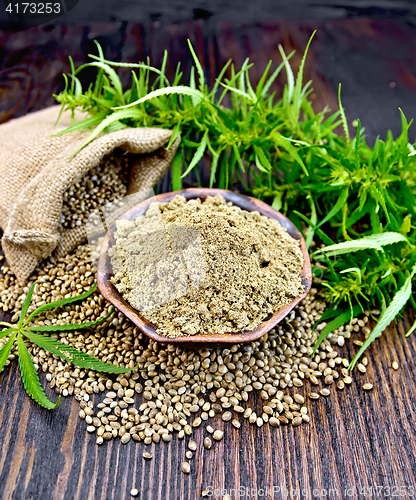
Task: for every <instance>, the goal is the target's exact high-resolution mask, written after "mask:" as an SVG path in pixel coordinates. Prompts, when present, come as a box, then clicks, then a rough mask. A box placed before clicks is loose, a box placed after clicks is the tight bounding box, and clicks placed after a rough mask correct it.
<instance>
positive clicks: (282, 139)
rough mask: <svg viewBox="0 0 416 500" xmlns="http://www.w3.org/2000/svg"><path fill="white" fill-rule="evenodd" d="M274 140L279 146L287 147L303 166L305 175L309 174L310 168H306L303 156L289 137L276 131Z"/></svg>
mask: <svg viewBox="0 0 416 500" xmlns="http://www.w3.org/2000/svg"><path fill="white" fill-rule="evenodd" d="M274 141H275V143H276V145H277V146H280V147H282V148H283V149H285V150H286V151H287V152H288V153H290V154H291V155H292V156H293V158H294V159H295V160H296V161H297V162H298V163H299V165H300V166H301V167H302V170H303V171H304V173H305V175H309V174H308V169H307V168H306V165H305V164H304V163H303V160H302V158H301V157H300V156H299V154H298V152H297V150H296V148H295V147H294V146H293V145H292V143H291V142H290V141H289V139H287V138H286V137H284V136H283V135H282V134H279V133H278V132H276V135H275V137H274Z"/></svg>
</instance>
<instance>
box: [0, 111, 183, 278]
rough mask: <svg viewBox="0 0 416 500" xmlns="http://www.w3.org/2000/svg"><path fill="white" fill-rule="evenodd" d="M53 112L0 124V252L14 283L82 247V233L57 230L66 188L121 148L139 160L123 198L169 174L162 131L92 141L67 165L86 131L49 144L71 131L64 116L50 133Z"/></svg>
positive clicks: (127, 131)
mask: <svg viewBox="0 0 416 500" xmlns="http://www.w3.org/2000/svg"><path fill="white" fill-rule="evenodd" d="M59 109H60V107H59V106H53V107H51V108H47V109H45V110H42V111H38V112H36V113H31V114H29V115H26V116H24V117H22V118H17V119H15V120H12V121H10V122H8V123H5V124H3V125H0V155H1V156H0V157H1V162H0V179H1V180H0V226H1V228H2V229H3V231H4V234H3V238H2V246H3V251H4V254H5V257H6V260H7V262H8V264H9V266H10V268H11V270H12V271H13V272H14V273H15V275H16V277H17V278H18V280H19V282H20V283H21V284H24V283H25V282H26V281H27V279H28V278H29V276H30V274H31V273H32V271H33V270H34V269H35V267H36V266H37V265H38V264H39V263H40V262H41V261H42V260H43V259H44V258H45V257H47V256H49V255H50V254H51V253H52V252H53V251H54V250H55V251H56V252H57V253H58V255H66V254H67V253H68V252H70V251H71V250H72V249H73V248H75V247H76V246H77V245H79V244H80V243H82V242H83V241H85V240H86V238H87V234H86V230H85V228H84V227H83V226H80V227H76V228H74V229H66V230H62V227H61V224H60V221H61V215H62V203H63V194H64V192H65V191H66V190H67V189H68V188H69V187H70V186H71V185H72V184H73V183H74V182H76V181H77V180H79V179H80V178H81V177H83V176H85V175H88V172H89V171H90V170H91V169H92V168H94V167H96V166H98V165H99V164H100V163H101V161H102V159H103V157H104V156H106V155H107V154H109V153H111V152H112V151H113V150H114V149H115V148H121V149H123V150H124V151H127V152H129V153H133V154H136V155H140V156H138V157H137V162H136V163H135V164H134V165H133V167H132V171H131V174H130V183H129V186H128V192H129V194H131V193H134V192H137V191H141V190H146V189H150V188H152V187H153V186H154V185H155V184H156V183H157V182H158V181H159V180H160V179H161V177H162V176H163V174H164V173H165V171H166V170H167V168H168V167H169V165H170V163H171V161H172V159H173V156H174V154H175V151H176V148H177V146H178V144H179V140H180V139H177V140H176V141H175V143H174V144H173V146H172V147H171V148H170V149H169V150H168V151H166V149H165V147H166V145H167V143H168V142H169V139H170V137H171V134H172V132H171V131H170V130H165V129H157V128H126V129H122V130H118V131H116V132H111V133H109V134H103V135H101V136H99V137H98V138H97V139H95V140H94V141H93V142H92V143H90V144H89V145H88V146H87V147H85V148H84V149H82V150H81V151H80V152H79V153H78V154H77V155H76V156H75V157H73V158H70V156H71V154H72V153H73V152H74V151H75V150H76V149H77V148H78V147H79V146H80V145H81V144H82V143H83V142H84V141H85V139H86V138H87V137H88V135H89V133H90V132H72V133H70V134H65V135H63V136H60V137H51V134H54V133H56V132H59V131H61V130H63V129H65V128H67V127H68V126H70V125H71V120H70V114H69V113H66V114H64V115H63V116H62V118H61V119H60V121H59V124H58V126H56V127H54V124H55V122H56V119H57V117H58V113H59ZM78 118H82V116H81V117H80V116H78Z"/></svg>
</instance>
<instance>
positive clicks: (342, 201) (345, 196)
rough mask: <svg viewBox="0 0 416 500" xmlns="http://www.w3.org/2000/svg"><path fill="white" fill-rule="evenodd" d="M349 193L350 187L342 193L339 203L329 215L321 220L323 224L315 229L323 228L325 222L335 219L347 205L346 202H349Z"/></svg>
mask: <svg viewBox="0 0 416 500" xmlns="http://www.w3.org/2000/svg"><path fill="white" fill-rule="evenodd" d="M348 191H349V189H348V187H346V188H344V189H343V190H342V191H341V194H340V196H339V198H338V201H337V202H336V203H335V205H334V206H333V207H332V208H331V210H330V211H329V212H328V213H327V215H326V216H325V217H324V218H323V219H322V220H321V222H320V223H319V224H318V225H317V226H315V229H317V228H318V227H321V226H322V225H323V224H325V222H328V221H329V220H330V219H332V217H334V215H336V214H337V213H338V212H339V211H340V210H341V208H342V207H343V206H344V205H345V203H346V201H347V200H348Z"/></svg>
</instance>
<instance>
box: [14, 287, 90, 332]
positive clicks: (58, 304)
mask: <svg viewBox="0 0 416 500" xmlns="http://www.w3.org/2000/svg"><path fill="white" fill-rule="evenodd" d="M34 286H35V284H33V285H32V288H31V290H32V293H33V289H34ZM96 289H97V282H95V283H94V284H93V286H92V287H91V288H90V289H89V290H88V292H85V293H83V294H81V295H77V296H76V297H69V298H68V299H62V300H56V301H55V302H49V304H44V305H43V306H40V307H38V308H37V309H35V310H34V311H33V312H32V313H31V314H30V315H29V317H28V318H27V320H26V321H25V322H24V325H27V324H28V323H29V322H30V321H31V320H32V319H33V318H34V317H35V316H38V315H39V314H41V313H43V312H45V311H49V310H50V309H56V308H57V307H62V306H67V305H68V304H72V302H79V301H80V300H85V299H87V298H88V297H90V295H92V294H93V293H94V292H95V290H96ZM29 293H30V292H29ZM30 297H32V294H31V295H30ZM29 302H30V299H29ZM28 307H29V305H28ZM26 313H27V308H26V311H25V312H24V314H23V309H22V317H23V318H24V317H25V316H26Z"/></svg>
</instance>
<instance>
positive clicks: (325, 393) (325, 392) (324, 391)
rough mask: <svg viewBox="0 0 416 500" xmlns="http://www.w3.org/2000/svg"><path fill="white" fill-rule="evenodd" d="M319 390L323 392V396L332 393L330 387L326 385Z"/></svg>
mask: <svg viewBox="0 0 416 500" xmlns="http://www.w3.org/2000/svg"><path fill="white" fill-rule="evenodd" d="M319 392H320V393H321V395H322V396H329V395H330V394H331V391H330V390H329V389H327V388H326V387H324V388H323V389H321V390H320V391H319Z"/></svg>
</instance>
